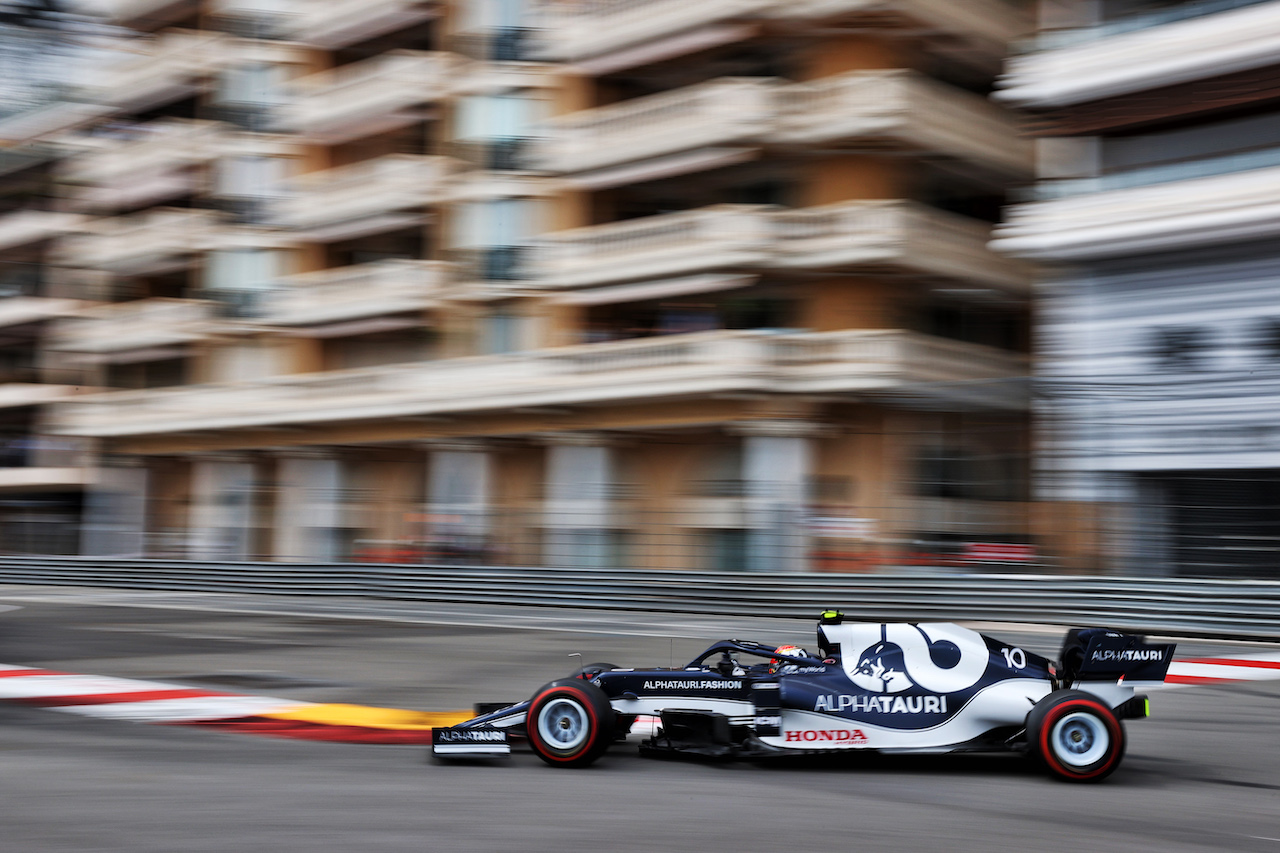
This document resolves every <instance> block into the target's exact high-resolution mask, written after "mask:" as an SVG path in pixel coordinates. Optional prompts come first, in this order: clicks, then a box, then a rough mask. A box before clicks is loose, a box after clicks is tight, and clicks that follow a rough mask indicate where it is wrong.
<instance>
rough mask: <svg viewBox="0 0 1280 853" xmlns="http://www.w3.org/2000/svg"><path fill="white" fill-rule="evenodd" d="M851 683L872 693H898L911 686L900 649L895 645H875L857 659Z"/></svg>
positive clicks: (882, 643)
mask: <svg viewBox="0 0 1280 853" xmlns="http://www.w3.org/2000/svg"><path fill="white" fill-rule="evenodd" d="M853 682H854V683H855V684H857V685H858V686H859V687H861V688H863V689H864V690H870V691H871V692H872V693H900V692H902V691H903V690H906V689H907V688H909V687H910V686H911V679H910V678H908V677H907V667H906V664H905V663H904V662H903V657H902V649H901V648H900V647H899V646H898V645H897V644H896V643H885V642H881V643H876V644H875V645H874V646H872V647H871V648H869V649H867V650H866V651H865V652H863V653H862V654H861V655H860V656H859V657H858V665H857V666H856V667H854V670H853Z"/></svg>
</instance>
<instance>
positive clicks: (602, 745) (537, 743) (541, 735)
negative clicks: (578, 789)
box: [525, 678, 616, 767]
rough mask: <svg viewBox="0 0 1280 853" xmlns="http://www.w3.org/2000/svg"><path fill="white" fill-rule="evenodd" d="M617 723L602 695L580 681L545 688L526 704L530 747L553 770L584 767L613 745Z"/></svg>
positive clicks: (566, 681) (557, 683)
mask: <svg viewBox="0 0 1280 853" xmlns="http://www.w3.org/2000/svg"><path fill="white" fill-rule="evenodd" d="M615 725H616V719H615V715H614V712H613V707H612V706H610V704H609V699H608V697H607V696H605V695H604V691H603V690H601V689H600V688H599V687H596V686H595V685H594V684H591V683H590V682H587V681H583V680H582V679H579V678H562V679H560V680H559V681H553V682H551V683H550V684H547V685H546V686H544V687H543V688H542V689H540V690H539V691H538V692H537V693H535V694H533V699H532V700H531V701H530V702H529V711H528V715H527V716H526V717H525V731H526V732H527V734H528V737H529V746H530V747H532V748H533V751H534V752H535V753H537V756H538V757H539V758H541V759H542V760H543V761H545V762H547V763H548V764H550V765H552V766H553V767H585V766H587V765H588V764H590V763H591V762H593V761H595V760H596V759H597V758H599V757H600V756H601V755H603V754H604V751H605V750H606V749H608V748H609V744H610V743H612V742H613V732H614V727H615Z"/></svg>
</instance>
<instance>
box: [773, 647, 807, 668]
mask: <svg viewBox="0 0 1280 853" xmlns="http://www.w3.org/2000/svg"><path fill="white" fill-rule="evenodd" d="M773 653H774V654H775V655H786V656H787V657H793V658H807V657H808V656H809V653H808V652H807V651H805V650H804V649H802V648H800V647H799V646H790V645H787V646H778V647H777V648H776V649H774V650H773ZM788 663H790V661H787V660H783V659H781V658H770V659H769V672H777V671H778V670H779V669H780V668H782V667H783V666H786V665H787V664H788Z"/></svg>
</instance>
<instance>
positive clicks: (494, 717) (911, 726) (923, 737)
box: [432, 611, 1174, 782]
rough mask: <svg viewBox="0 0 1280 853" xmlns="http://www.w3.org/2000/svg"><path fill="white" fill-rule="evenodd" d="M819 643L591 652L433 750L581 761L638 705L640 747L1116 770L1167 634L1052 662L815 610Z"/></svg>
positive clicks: (1117, 636)
mask: <svg viewBox="0 0 1280 853" xmlns="http://www.w3.org/2000/svg"><path fill="white" fill-rule="evenodd" d="M817 648H818V653H817V654H810V653H809V652H808V651H806V650H805V649H802V648H799V647H796V646H781V647H776V646H772V645H764V644H761V643H756V642H751V641H748V640H722V641H721V642H718V643H714V644H713V645H711V646H710V647H709V648H708V649H707V650H706V651H704V652H703V653H702V654H700V655H698V657H696V658H694V659H693V660H692V661H690V662H689V664H688V665H687V666H685V667H683V668H680V669H674V668H670V667H652V668H648V669H624V668H621V667H616V666H613V665H611V664H605V663H598V664H590V665H587V666H584V667H581V668H580V669H579V670H578V671H577V672H576V673H575V674H574V675H573V676H572V677H570V678H564V679H559V680H557V681H552V682H550V683H549V684H547V685H545V686H543V687H542V688H541V689H539V690H538V691H537V692H536V693H534V695H533V697H532V698H531V699H529V700H528V701H525V702H519V703H516V704H512V705H504V706H501V707H497V706H490V707H484V706H477V711H478V712H480V711H483V712H484V713H480V714H479V716H477V717H475V718H474V719H472V720H469V721H467V722H465V723H461V724H459V725H457V726H451V727H448V728H438V729H436V730H435V731H433V733H432V750H433V752H434V753H435V754H436V755H437V756H440V757H445V758H449V757H460V756H485V755H504V754H509V753H510V749H511V742H512V740H513V739H516V738H522V739H525V740H527V741H528V744H529V746H530V748H531V749H532V750H533V752H534V753H535V754H537V755H538V757H539V758H541V759H542V760H543V761H545V762H547V763H548V764H551V765H553V766H558V767H581V766H585V765H587V764H590V763H592V762H593V761H595V760H596V759H598V758H599V757H600V756H601V755H603V754H604V752H605V750H607V749H608V748H609V747H610V745H612V744H613V743H615V742H616V741H620V740H622V739H623V738H625V736H626V734H627V732H628V731H629V730H630V729H631V727H632V726H633V725H634V723H635V720H636V718H637V717H642V716H643V717H656V718H658V719H659V720H660V727H658V728H655V729H654V733H653V736H652V737H650V738H648V739H646V740H644V741H643V742H642V743H641V745H640V750H641V752H642V754H649V755H680V754H685V755H697V756H705V757H719V758H730V757H743V758H753V759H754V758H764V757H769V756H782V755H796V754H814V753H836V752H842V751H853V750H870V751H876V752H882V753H943V752H961V751H965V752H974V751H982V752H992V751H1005V752H1008V751H1013V752H1022V753H1026V754H1027V755H1029V756H1031V757H1032V758H1034V759H1037V760H1038V761H1040V762H1041V763H1042V764H1043V765H1044V766H1045V767H1046V768H1047V769H1048V770H1049V771H1050V772H1051V773H1052V774H1054V775H1056V776H1058V777H1059V778H1062V779H1067V780H1070V781H1076V782H1093V781H1098V780H1100V779H1103V778H1105V777H1106V776H1108V775H1110V774H1111V773H1112V772H1113V771H1114V770H1115V769H1116V767H1117V766H1119V764H1120V760H1121V758H1122V757H1123V755H1124V747H1125V733H1124V725H1123V723H1122V721H1123V720H1125V719H1132V718H1140V717H1145V716H1147V715H1148V710H1149V703H1148V701H1147V698H1146V696H1143V695H1139V694H1138V693H1137V692H1136V691H1137V690H1138V689H1141V688H1143V687H1144V686H1154V685H1159V684H1161V683H1162V682H1163V681H1164V677H1165V673H1166V671H1167V670H1168V668H1169V663H1170V661H1171V660H1172V658H1173V650H1174V647H1173V646H1172V645H1167V644H1148V643H1147V642H1145V640H1144V638H1142V637H1139V636H1134V635H1130V634H1121V633H1117V632H1115V631H1109V630H1107V629H1104V628H1078V629H1073V630H1071V631H1069V632H1068V633H1067V636H1066V639H1065V641H1064V644H1063V647H1062V652H1061V654H1060V659H1059V661H1057V662H1054V661H1050V660H1048V659H1046V658H1043V657H1040V656H1039V655H1036V654H1034V653H1032V652H1028V651H1026V650H1025V649H1022V648H1020V647H1018V646H1016V645H1014V644H1012V643H1005V642H1001V641H1000V640H997V639H994V638H991V637H988V636H985V635H983V634H979V633H977V632H976V631H972V630H970V629H968V628H963V627H961V626H958V625H952V624H942V623H939V624H924V623H921V624H915V623H897V624H874V623H846V622H845V621H844V619H843V616H842V615H841V614H840V613H839V612H837V611H828V612H826V613H824V614H823V615H822V619H821V621H820V623H819V625H818V645H817Z"/></svg>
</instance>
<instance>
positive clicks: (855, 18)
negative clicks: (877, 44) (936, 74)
mask: <svg viewBox="0 0 1280 853" xmlns="http://www.w3.org/2000/svg"><path fill="white" fill-rule="evenodd" d="M779 6H780V8H779V12H778V17H782V18H791V19H795V18H800V19H806V20H822V19H831V18H839V19H840V21H841V22H842V23H845V24H849V25H852V24H858V23H862V24H865V25H869V26H885V25H890V26H892V25H894V24H896V25H898V26H901V27H903V28H904V29H919V30H925V31H927V32H932V33H936V34H942V35H943V36H944V40H949V41H951V42H956V41H963V42H965V43H967V45H968V47H969V48H970V49H974V48H978V47H980V46H981V47H985V48H986V50H985V52H986V53H987V55H988V56H989V57H990V58H994V59H1000V58H1003V56H1004V53H1005V51H1006V48H1007V46H1008V45H1009V44H1010V43H1011V42H1014V41H1016V40H1017V39H1019V38H1022V37H1024V36H1026V35H1027V34H1028V33H1030V32H1031V31H1032V30H1033V29H1034V23H1033V20H1032V17H1031V15H1029V14H1028V13H1027V12H1026V11H1025V10H1024V9H1023V8H1020V7H1019V6H1017V5H1016V4H1013V3H1008V2H1004V0H966V2H964V3H956V2H955V0H889V2H885V0H799V2H793V3H780V4H779Z"/></svg>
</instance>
